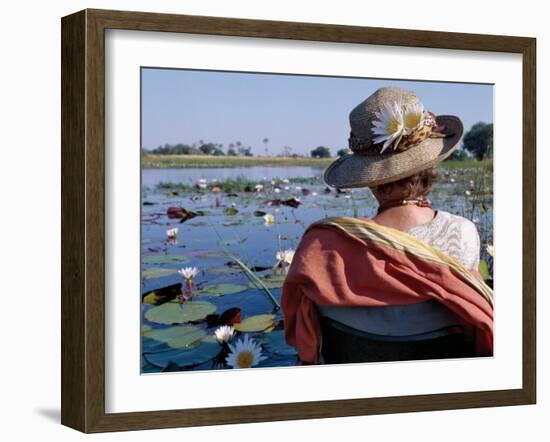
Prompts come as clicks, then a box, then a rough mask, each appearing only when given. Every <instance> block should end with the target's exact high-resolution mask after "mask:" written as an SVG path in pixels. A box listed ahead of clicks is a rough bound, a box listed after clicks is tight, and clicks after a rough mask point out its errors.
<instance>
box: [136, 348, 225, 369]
mask: <svg viewBox="0 0 550 442" xmlns="http://www.w3.org/2000/svg"><path fill="white" fill-rule="evenodd" d="M220 351H221V347H220V345H219V344H217V343H216V344H215V343H212V342H201V343H200V344H199V345H196V346H194V347H191V348H188V349H185V350H182V349H177V348H175V349H172V350H166V351H158V352H153V353H144V354H143V356H144V358H145V359H146V361H148V362H149V363H150V364H153V365H154V366H156V367H159V368H162V369H164V368H166V367H168V365H170V363H172V364H175V365H177V366H178V367H181V368H183V367H190V366H193V365H199V364H204V363H205V362H208V361H210V360H212V359H214V358H215V357H216V356H217V355H218V354H219V353H220Z"/></svg>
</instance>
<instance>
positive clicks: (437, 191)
mask: <svg viewBox="0 0 550 442" xmlns="http://www.w3.org/2000/svg"><path fill="white" fill-rule="evenodd" d="M322 172H323V169H316V168H312V167H286V168H285V167H247V168H244V167H238V168H225V169H223V168H211V169H148V170H144V171H143V191H142V195H143V197H142V201H143V202H146V204H144V205H143V206H142V223H141V226H142V227H141V232H142V295H145V294H148V293H151V292H152V291H155V292H156V293H158V292H159V290H160V291H162V289H163V288H164V287H167V286H171V285H173V284H178V283H181V282H182V278H181V276H180V275H179V274H178V273H177V270H178V269H181V268H182V267H187V266H192V267H197V268H198V269H199V271H200V273H199V274H198V275H197V276H196V277H195V278H194V280H193V285H194V287H193V293H194V295H193V297H192V300H191V301H186V302H184V303H183V304H181V305H180V304H179V303H178V302H177V301H176V300H174V299H172V300H171V301H169V302H164V301H163V302H156V301H155V302H153V303H148V302H144V303H143V304H142V306H143V308H142V326H143V336H142V351H143V361H142V371H143V372H144V373H152V372H161V371H181V370H212V369H225V368H228V367H227V365H225V364H224V360H225V358H226V356H227V350H228V348H227V347H223V346H221V345H220V344H218V343H217V342H216V341H215V339H214V336H213V333H214V331H215V330H216V328H217V326H218V325H219V324H215V323H212V322H208V321H205V319H208V318H207V314H209V313H214V314H218V315H220V314H221V313H223V312H225V311H227V310H228V309H232V308H238V309H240V311H241V319H242V320H246V319H247V318H248V319H249V318H253V320H258V318H260V319H261V318H266V317H268V318H269V321H268V322H269V323H268V324H263V325H262V324H260V325H259V326H256V327H252V330H249V331H246V333H245V332H243V333H244V334H247V335H249V337H251V338H252V339H254V340H255V341H256V342H257V343H258V344H259V345H261V348H262V353H263V355H264V356H267V359H266V360H265V361H263V362H262V363H260V365H259V366H260V367H273V366H285V365H286V366H288V365H295V364H296V363H297V359H296V353H295V351H294V349H293V348H292V347H289V346H288V345H286V343H285V342H284V337H283V328H284V326H283V321H284V318H283V317H282V314H281V311H280V310H279V311H276V310H275V309H274V306H273V304H272V302H271V301H270V300H269V298H268V297H267V296H266V294H265V293H264V292H263V291H262V290H260V289H258V288H256V287H254V286H253V285H251V283H250V281H249V280H248V279H247V277H246V275H245V273H243V271H242V270H241V269H240V268H238V267H229V266H227V263H228V262H231V261H233V258H232V257H230V256H228V255H227V254H226V252H229V253H231V254H233V255H234V256H236V257H238V258H239V259H240V260H242V261H244V262H245V263H246V264H247V265H248V266H250V267H253V266H257V267H261V268H267V270H264V271H260V272H259V273H258V275H259V276H262V277H266V279H264V282H266V283H268V287H269V289H270V291H271V293H272V294H273V296H274V297H275V298H276V299H277V300H279V299H280V296H281V286H282V283H283V281H284V275H283V277H282V278H281V277H280V276H281V275H279V278H278V279H277V271H275V270H273V269H271V267H272V266H273V265H275V264H276V262H277V260H276V257H275V256H276V254H277V252H278V251H280V250H284V249H295V248H296V246H297V245H298V243H299V241H300V238H301V236H302V234H303V232H304V230H305V228H306V227H307V226H308V225H309V224H311V223H312V222H313V221H316V220H319V219H321V218H324V217H327V216H336V215H339V216H342V215H343V216H354V215H355V214H357V215H358V216H360V217H363V216H365V217H370V216H373V215H374V214H375V211H376V207H377V205H376V202H375V200H374V198H373V196H372V195H371V193H370V191H369V190H368V189H366V188H363V189H353V191H347V192H345V193H337V192H335V191H330V190H328V189H327V188H326V186H325V185H324V184H322V182H321V181H319V179H318V177H319V175H321V174H322ZM243 175H244V176H245V177H246V178H248V179H251V180H257V181H258V182H260V181H264V178H265V179H266V180H267V182H264V184H265V188H264V189H263V190H262V192H261V193H256V192H244V191H238V192H235V193H233V195H231V196H230V195H227V194H225V193H221V194H220V195H219V200H218V202H217V203H216V195H214V194H212V192H211V191H210V190H209V189H206V190H202V191H198V190H188V189H189V188H187V190H185V189H178V188H177V187H176V188H163V187H161V186H158V185H159V184H161V183H168V182H172V183H181V184H194V183H196V182H197V181H198V180H199V179H206V180H208V181H209V182H211V181H212V179H214V178H215V179H217V180H218V181H223V180H224V179H227V178H235V177H238V176H243ZM277 178H288V179H290V183H284V184H280V191H279V192H278V193H276V192H275V190H274V187H273V186H272V185H271V184H270V181H271V180H273V179H277ZM293 178H302V180H300V182H293V181H292V179H293ZM303 178H311V181H310V182H308V181H307V180H306V182H304V180H303ZM477 179H479V176H478V175H476V171H475V170H454V171H449V172H446V173H445V174H444V175H443V176H442V178H441V180H440V182H439V183H437V184H436V185H435V186H434V189H433V192H432V194H431V199H432V202H433V204H434V207H436V208H437V209H440V210H447V211H449V212H451V213H455V214H458V215H462V216H466V217H470V218H472V219H475V220H476V221H477V227H478V230H479V232H480V236H481V241H482V245H485V244H486V243H487V242H492V227H493V217H492V198H491V195H492V189H490V192H487V193H486V197H485V198H484V199H483V203H484V204H483V206H484V208H483V210H481V209H480V207H481V204H480V202H479V200H477V199H475V200H474V199H472V197H471V196H469V195H468V192H471V191H470V190H469V189H472V180H477ZM487 182H488V183H491V182H492V180H487ZM304 190H305V192H304ZM292 197H295V198H299V199H300V201H301V204H300V206H299V207H298V208H292V207H288V206H284V205H280V206H269V205H266V204H265V202H266V201H267V200H271V199H282V200H285V199H289V198H292ZM169 207H182V208H185V209H187V210H191V211H193V212H202V213H204V215H203V216H197V217H195V218H192V219H189V220H187V221H186V222H184V223H179V220H177V219H169V218H168V217H167V215H166V213H167V209H168V208H169ZM232 209H235V210H236V213H233V214H230V213H228V210H232ZM258 211H260V212H262V213H257V212H258ZM263 213H268V214H271V215H273V216H274V218H275V223H273V224H268V225H266V223H265V221H264V218H263V216H262V214H263ZM257 215H259V216H257ZM174 227H177V228H178V237H177V241H168V240H167V238H166V230H167V229H169V228H174ZM270 277H271V279H270ZM220 294H221V295H220ZM172 298H173V296H172ZM154 304H158V305H154ZM191 307H193V309H195V308H196V309H195V310H198V311H191V312H190V311H189V310H193V309H191ZM159 308H162V309H165V308H169V309H170V311H168V312H165V311H164V312H163V311H160V310H159ZM201 309H203V310H204V311H202V310H201ZM159 311H160V313H159ZM157 313H158V314H157ZM166 313H168V314H169V315H168V316H167V315H166ZM188 313H192V315H191V316H186V315H187V314H188ZM173 314H176V315H180V314H182V315H183V316H182V317H183V318H184V319H185V320H182V319H181V318H176V319H166V318H167V317H169V318H172V316H171V315H173ZM266 315H268V316H266ZM269 315H271V316H269ZM159 316H160V318H161V319H160V321H159ZM254 318H255V319H254ZM175 335H178V336H177V337H176V338H174V336H175ZM182 342H183V344H185V345H183V344H182Z"/></svg>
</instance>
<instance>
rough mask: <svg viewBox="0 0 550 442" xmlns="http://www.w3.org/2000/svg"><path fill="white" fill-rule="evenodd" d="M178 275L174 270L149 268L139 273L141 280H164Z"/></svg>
mask: <svg viewBox="0 0 550 442" xmlns="http://www.w3.org/2000/svg"><path fill="white" fill-rule="evenodd" d="M176 273H178V271H177V270H176V269H161V268H154V267H150V268H147V269H143V271H142V272H141V277H142V278H143V279H155V278H164V277H165V276H171V275H175V274H176Z"/></svg>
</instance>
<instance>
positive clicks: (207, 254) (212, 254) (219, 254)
mask: <svg viewBox="0 0 550 442" xmlns="http://www.w3.org/2000/svg"><path fill="white" fill-rule="evenodd" d="M224 256H226V254H225V253H224V252H223V251H221V250H200V251H198V252H197V253H196V254H195V258H205V259H210V258H223V257H224Z"/></svg>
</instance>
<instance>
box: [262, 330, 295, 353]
mask: <svg viewBox="0 0 550 442" xmlns="http://www.w3.org/2000/svg"><path fill="white" fill-rule="evenodd" d="M262 341H263V343H264V345H265V348H266V350H267V351H269V352H271V353H275V354H278V355H281V356H293V355H295V354H296V350H295V349H294V347H292V346H290V345H288V344H287V343H286V341H285V334H284V331H283V330H276V331H274V332H271V333H266V334H264V335H263V337H262Z"/></svg>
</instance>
